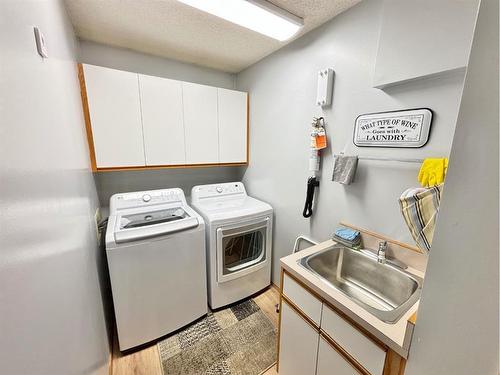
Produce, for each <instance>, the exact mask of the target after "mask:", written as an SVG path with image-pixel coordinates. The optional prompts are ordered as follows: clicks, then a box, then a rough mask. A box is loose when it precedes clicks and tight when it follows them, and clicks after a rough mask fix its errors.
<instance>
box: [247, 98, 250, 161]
mask: <svg viewBox="0 0 500 375" xmlns="http://www.w3.org/2000/svg"><path fill="white" fill-rule="evenodd" d="M249 160H250V94H249V93H247V160H246V164H248V161H249Z"/></svg>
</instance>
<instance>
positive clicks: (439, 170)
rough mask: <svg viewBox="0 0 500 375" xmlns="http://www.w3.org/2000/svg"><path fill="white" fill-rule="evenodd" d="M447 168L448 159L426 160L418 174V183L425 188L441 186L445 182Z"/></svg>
mask: <svg viewBox="0 0 500 375" xmlns="http://www.w3.org/2000/svg"><path fill="white" fill-rule="evenodd" d="M447 168H448V159H447V158H429V159H425V160H424V162H423V163H422V166H421V167H420V172H419V173H418V181H419V182H420V184H421V185H422V186H424V187H430V186H435V185H439V184H441V183H443V182H444V179H445V176H446V170H447Z"/></svg>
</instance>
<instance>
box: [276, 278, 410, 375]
mask: <svg viewBox="0 0 500 375" xmlns="http://www.w3.org/2000/svg"><path fill="white" fill-rule="evenodd" d="M282 272H283V275H282V285H281V311H280V314H281V319H280V327H279V332H280V334H279V346H278V372H279V374H280V375H402V374H403V372H404V368H405V365H406V360H405V359H404V358H402V357H401V356H399V355H398V354H397V353H396V352H394V351H392V350H391V349H389V348H388V347H387V346H386V345H385V344H383V343H382V342H380V341H379V340H378V339H376V338H375V337H373V336H371V335H369V334H367V333H366V331H365V330H364V329H363V328H361V327H359V326H358V325H357V324H356V323H354V322H352V321H351V320H350V319H349V318H348V317H346V316H345V315H344V314H341V313H339V312H338V311H337V310H336V309H334V308H333V307H332V306H331V305H330V304H329V303H328V302H327V301H325V300H324V299H323V298H321V296H319V295H318V294H317V293H315V292H314V291H313V290H312V289H310V288H308V287H306V286H305V284H303V283H302V282H300V281H299V280H298V279H296V278H295V277H292V276H291V275H290V274H288V273H287V272H285V271H283V270H282Z"/></svg>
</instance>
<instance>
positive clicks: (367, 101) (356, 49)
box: [237, 0, 463, 282]
mask: <svg viewBox="0 0 500 375" xmlns="http://www.w3.org/2000/svg"><path fill="white" fill-rule="evenodd" d="M381 15H382V1H379V0H370V1H364V2H362V3H360V4H358V5H356V6H355V7H354V8H351V9H350V10H348V11H347V12H345V13H343V14H341V15H339V16H337V17H335V18H334V19H333V20H332V21H330V22H329V23H327V24H325V25H323V26H322V27H320V28H318V29H316V30H314V31H312V32H310V33H308V34H306V35H305V36H303V37H302V38H300V39H298V40H296V41H294V42H293V43H291V44H290V45H288V46H286V47H284V48H283V49H281V50H279V51H278V52H276V53H274V54H272V55H270V56H269V57H267V58H265V59H264V60H261V61H260V62H259V63H257V64H255V65H253V66H252V67H250V68H248V69H247V70H245V71H243V72H241V73H240V74H238V76H237V88H238V89H240V90H248V91H249V92H250V124H251V132H250V154H251V162H250V166H249V167H248V169H247V170H246V172H245V175H244V178H243V181H244V183H245V184H246V186H247V188H248V191H249V193H250V194H253V195H254V196H256V197H258V198H261V199H263V200H265V201H267V202H269V203H270V204H271V205H273V207H274V209H275V213H276V215H275V219H276V221H275V231H274V256H273V261H274V266H273V275H274V281H275V282H277V281H278V270H279V262H278V260H279V258H281V257H283V256H285V255H287V254H289V253H290V252H291V250H292V246H293V243H294V239H295V237H296V236H297V235H299V234H308V235H310V236H311V237H312V238H314V239H316V240H325V239H327V238H329V237H330V236H331V234H332V232H333V230H334V228H335V227H336V226H337V223H338V222H339V221H341V220H345V221H347V222H351V223H353V224H356V225H359V226H361V227H365V228H367V229H371V230H374V231H377V232H380V233H383V234H386V235H388V236H390V237H392V238H395V239H399V240H402V241H405V242H410V243H411V242H412V240H411V237H410V235H409V231H408V229H407V227H406V226H405V224H404V222H403V219H402V216H401V214H400V212H399V205H398V197H399V196H400V195H401V193H402V192H403V191H404V190H405V189H406V188H408V187H412V186H418V181H417V175H418V170H419V167H420V166H419V165H418V164H404V163H390V162H373V161H360V164H359V167H358V173H357V178H356V182H355V183H354V184H352V185H350V186H346V187H344V186H342V185H340V184H336V183H333V182H331V174H332V169H333V157H332V153H339V152H341V151H343V150H345V152H346V153H347V154H359V155H372V156H395V157H398V156H399V157H407V158H425V157H430V156H434V157H439V156H448V154H449V151H450V148H451V143H452V138H453V133H454V130H455V123H456V118H457V113H458V106H459V102H460V96H461V92H462V88H463V73H455V74H448V75H444V76H440V77H436V78H432V79H425V80H419V81H414V82H411V83H407V84H404V85H400V86H395V87H392V88H388V89H386V90H385V91H381V90H378V89H374V88H372V87H371V85H372V81H373V67H374V66H375V58H376V52H377V45H378V35H379V30H380V24H381ZM443 22H453V16H452V15H450V19H449V20H446V19H443ZM326 67H331V68H333V70H334V71H335V79H334V91H333V105H332V107H331V108H328V109H326V110H324V111H321V109H319V108H318V107H317V106H316V105H315V98H316V85H317V78H316V77H317V72H318V70H320V69H321V68H326ZM417 107H428V108H431V109H432V110H433V111H434V115H435V117H434V122H433V127H432V131H431V138H430V141H429V143H428V144H427V145H426V146H425V147H424V148H421V149H375V148H356V147H355V146H354V145H353V144H352V134H353V126H354V120H355V118H356V117H357V116H358V115H360V114H364V113H371V112H380V111H388V110H398V109H407V108H417ZM318 115H323V116H324V117H325V118H326V121H327V133H328V137H329V139H328V141H329V148H328V150H326V152H323V154H322V158H323V160H322V172H321V186H320V188H319V189H318V190H317V201H316V205H315V209H316V211H315V213H314V216H313V217H312V218H311V219H304V218H303V217H302V209H303V205H304V200H305V192H306V180H307V177H308V176H309V175H310V172H309V171H308V150H309V136H308V134H309V131H310V123H311V119H312V117H313V116H318Z"/></svg>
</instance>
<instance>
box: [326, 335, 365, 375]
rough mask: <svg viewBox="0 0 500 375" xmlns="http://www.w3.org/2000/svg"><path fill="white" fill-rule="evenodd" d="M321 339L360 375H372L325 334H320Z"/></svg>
mask: <svg viewBox="0 0 500 375" xmlns="http://www.w3.org/2000/svg"><path fill="white" fill-rule="evenodd" d="M320 335H321V337H322V338H323V339H324V340H325V341H326V342H327V343H328V345H330V346H331V347H332V348H333V349H334V350H335V351H336V352H337V353H339V355H341V356H342V358H344V359H345V360H346V361H347V362H349V364H350V365H351V366H352V367H353V368H354V369H355V370H356V371H357V372H359V373H360V374H361V375H372V374H371V373H370V372H369V371H368V370H367V369H365V368H364V367H363V365H362V364H361V363H359V362H358V361H357V360H356V359H355V358H354V357H353V356H352V355H350V354H349V352H348V351H347V350H345V349H344V348H343V347H342V346H341V345H340V344H338V343H337V342H336V341H335V340H334V339H332V338H331V337H330V336H329V335H328V334H327V333H326V332H324V331H321V332H320Z"/></svg>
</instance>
